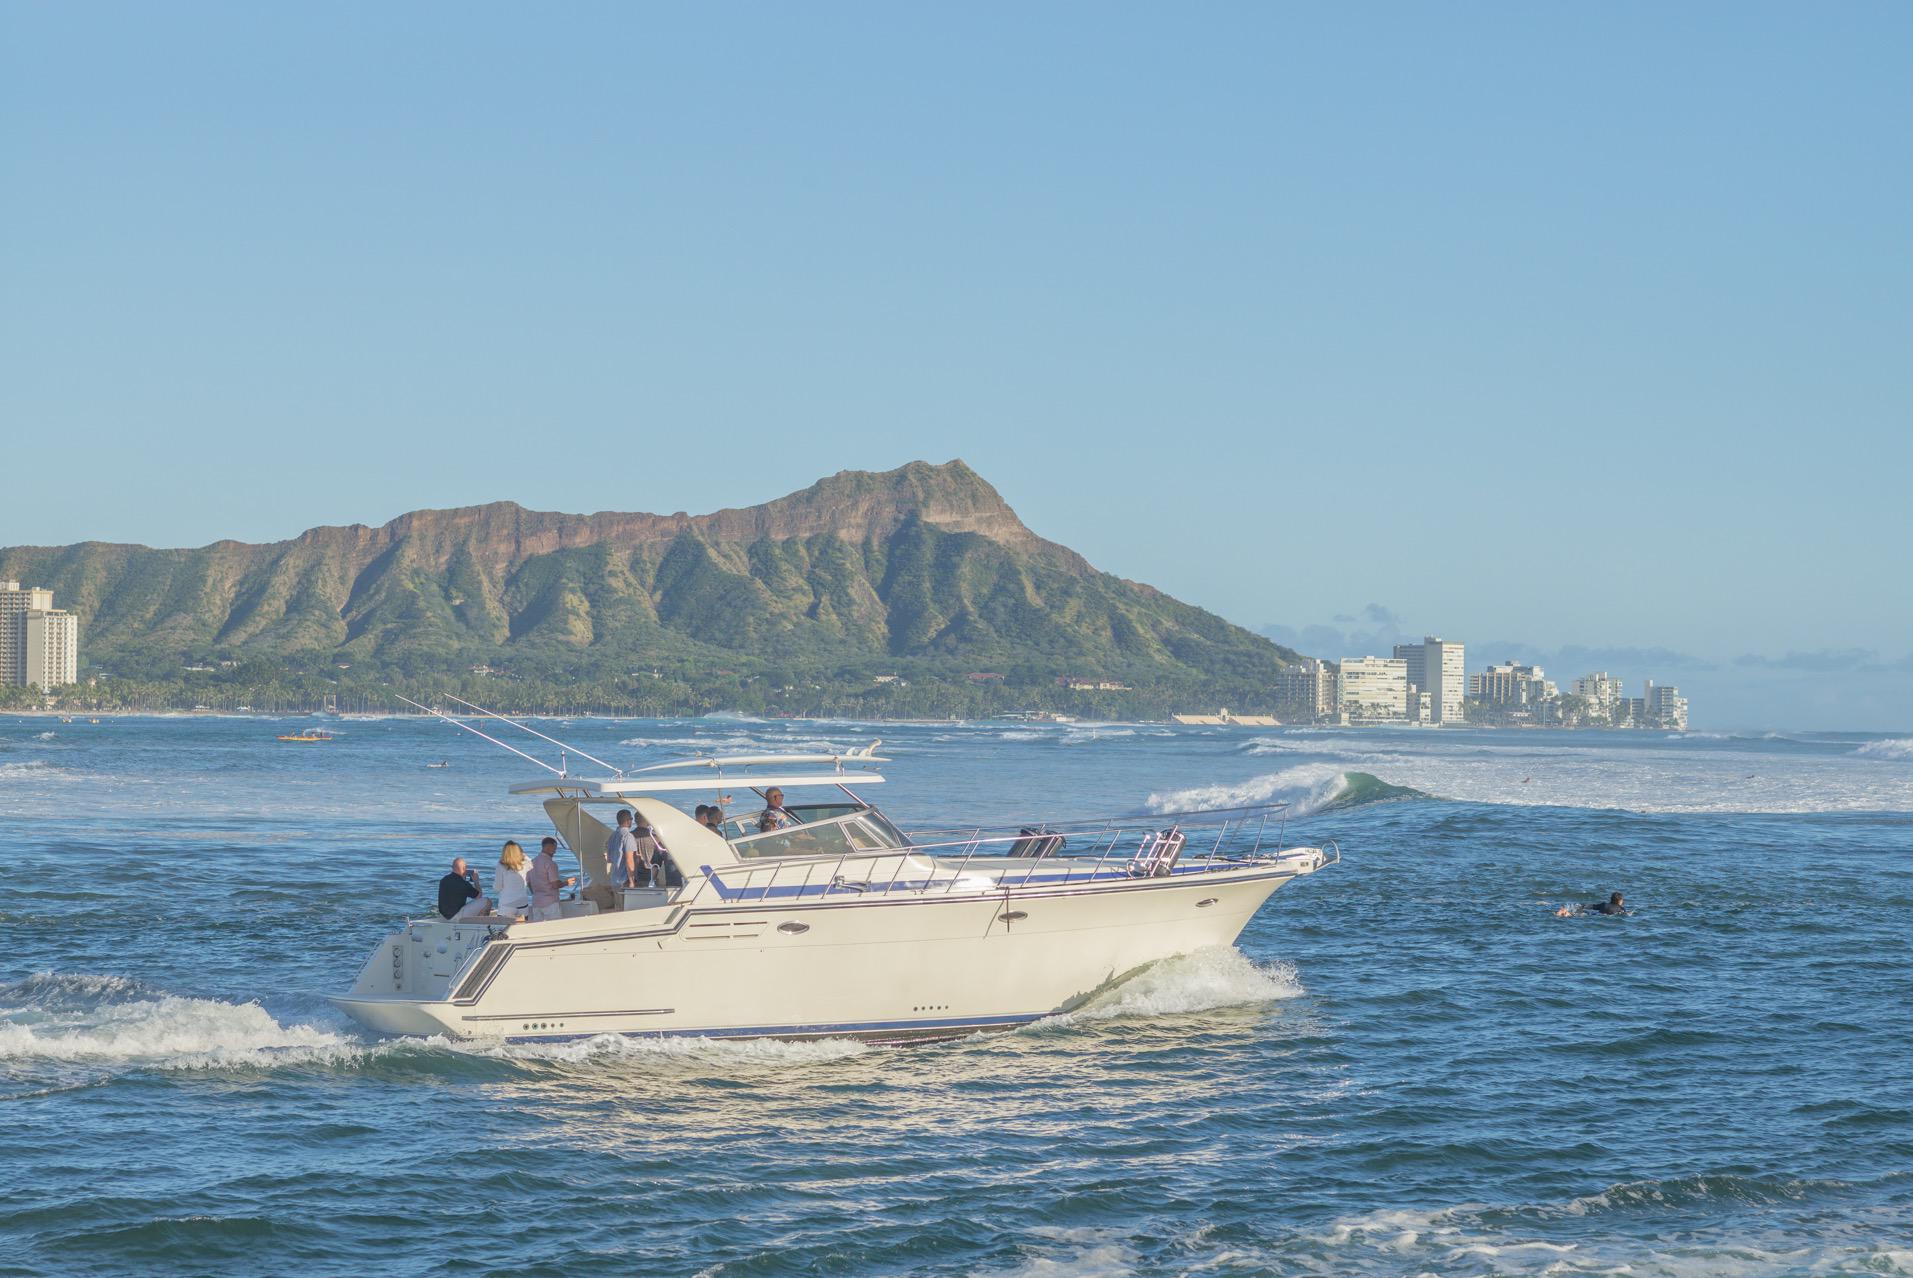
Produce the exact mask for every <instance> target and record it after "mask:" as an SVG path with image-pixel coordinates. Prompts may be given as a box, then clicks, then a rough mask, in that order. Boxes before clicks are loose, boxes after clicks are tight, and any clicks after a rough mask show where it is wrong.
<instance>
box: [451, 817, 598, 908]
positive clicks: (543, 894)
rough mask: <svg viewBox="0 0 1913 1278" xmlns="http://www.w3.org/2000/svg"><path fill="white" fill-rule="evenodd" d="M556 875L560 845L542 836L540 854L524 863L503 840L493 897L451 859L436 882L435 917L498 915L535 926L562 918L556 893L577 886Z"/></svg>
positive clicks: (459, 860) (460, 861)
mask: <svg viewBox="0 0 1913 1278" xmlns="http://www.w3.org/2000/svg"><path fill="white" fill-rule="evenodd" d="M577 881H578V880H577V879H576V878H566V877H564V876H563V875H562V874H560V873H559V871H558V840H556V839H554V838H551V837H550V836H546V838H545V841H544V842H543V843H542V844H541V845H540V846H539V848H538V855H537V856H535V857H532V858H531V860H530V862H529V863H527V861H526V860H525V849H524V848H522V847H520V846H519V845H518V841H517V840H516V839H507V840H506V841H505V847H504V850H503V851H501V852H499V854H498V865H497V866H496V867H495V868H494V869H493V870H492V895H491V896H486V895H485V893H484V891H483V890H482V889H481V888H480V887H479V886H478V872H477V871H476V870H474V869H472V868H471V866H469V865H467V864H466V863H465V858H464V857H462V856H461V857H454V858H453V859H452V869H451V873H449V874H447V875H446V876H445V877H444V878H442V879H440V880H439V881H438V912H439V913H440V914H441V915H443V916H444V917H445V918H448V919H472V918H482V917H484V916H486V915H494V914H495V915H499V916H502V917H505V918H512V919H530V920H531V921H532V922H534V923H539V922H543V921H544V920H546V919H555V918H560V917H562V915H563V910H562V908H561V907H560V905H559V903H558V893H559V892H560V891H562V890H563V889H565V888H568V887H570V886H571V885H572V884H574V883H576V882H577Z"/></svg>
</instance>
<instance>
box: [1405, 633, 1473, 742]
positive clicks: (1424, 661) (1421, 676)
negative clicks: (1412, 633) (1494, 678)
mask: <svg viewBox="0 0 1913 1278" xmlns="http://www.w3.org/2000/svg"><path fill="white" fill-rule="evenodd" d="M1395 656H1396V657H1398V658H1399V659H1401V660H1402V661H1405V662H1407V663H1408V682H1410V683H1412V684H1414V685H1415V686H1416V687H1417V688H1420V689H1421V690H1422V691H1423V692H1425V693H1427V694H1428V700H1429V704H1430V705H1431V706H1432V707H1433V709H1432V710H1431V711H1430V712H1429V717H1428V722H1430V723H1459V722H1461V721H1462V720H1463V719H1465V718H1466V717H1467V710H1466V709H1465V706H1466V704H1467V698H1468V667H1467V663H1466V660H1465V657H1466V650H1465V649H1464V647H1463V645H1461V644H1458V643H1449V642H1448V641H1447V640H1445V639H1443V638H1441V637H1440V636H1438V635H1426V636H1423V638H1422V641H1421V642H1420V643H1398V644H1396V645H1395Z"/></svg>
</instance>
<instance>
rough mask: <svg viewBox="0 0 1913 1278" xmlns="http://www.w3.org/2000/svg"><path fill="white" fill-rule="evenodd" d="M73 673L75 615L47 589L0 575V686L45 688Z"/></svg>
mask: <svg viewBox="0 0 1913 1278" xmlns="http://www.w3.org/2000/svg"><path fill="white" fill-rule="evenodd" d="M79 678H80V619H79V618H78V617H76V616H74V615H73V614H72V613H70V612H66V611H64V610H62V609H59V608H55V607H54V606H53V592H52V591H51V590H42V589H40V588H39V587H37V586H33V587H27V588H25V589H22V588H21V585H20V583H19V582H17V581H0V686H5V687H11V688H18V687H24V686H27V685H31V686H33V687H36V688H38V689H40V691H42V692H47V691H50V690H51V689H54V688H59V687H64V686H65V685H67V684H69V683H78V682H79Z"/></svg>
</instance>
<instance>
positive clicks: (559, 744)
mask: <svg viewBox="0 0 1913 1278" xmlns="http://www.w3.org/2000/svg"><path fill="white" fill-rule="evenodd" d="M445 699H446V700H447V701H456V702H458V704H459V705H461V706H469V707H471V709H473V710H476V711H478V713H480V714H482V715H484V716H485V717H486V718H488V719H496V720H498V721H499V722H500V723H509V724H510V725H511V726H512V727H514V728H516V729H518V730H519V731H520V732H529V733H531V735H532V736H534V737H537V738H538V739H539V740H540V741H549V742H551V744H553V745H555V746H557V747H558V748H559V749H561V750H566V751H569V752H570V753H572V754H578V755H584V757H585V758H587V759H589V760H591V761H592V762H593V763H595V764H597V765H598V766H599V767H601V768H610V769H611V771H612V772H613V773H614V774H615V775H617V776H623V775H624V769H623V768H620V767H618V766H616V765H615V764H610V763H606V762H605V761H604V760H603V759H600V758H599V757H598V756H597V755H595V754H585V752H584V751H583V750H580V749H579V748H578V747H577V746H575V745H566V744H565V743H564V742H562V741H560V740H559V739H558V738H557V737H548V736H546V735H545V734H544V733H542V732H540V731H538V729H536V728H528V727H526V726H525V725H524V724H522V723H520V722H518V720H516V719H507V718H506V717H505V716H504V715H502V714H493V713H492V712H491V711H490V710H487V709H486V708H485V707H484V706H479V705H472V703H471V702H469V701H467V700H465V698H463V697H454V696H453V695H452V694H451V693H449V692H448V693H446V694H445Z"/></svg>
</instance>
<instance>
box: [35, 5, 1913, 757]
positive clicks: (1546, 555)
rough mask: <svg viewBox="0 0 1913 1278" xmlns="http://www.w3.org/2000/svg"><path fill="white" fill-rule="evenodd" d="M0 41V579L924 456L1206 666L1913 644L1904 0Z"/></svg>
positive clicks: (145, 10) (760, 494)
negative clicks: (1295, 639) (1141, 589)
mask: <svg viewBox="0 0 1913 1278" xmlns="http://www.w3.org/2000/svg"><path fill="white" fill-rule="evenodd" d="M0 15H4V30H0V237H3V241H0V242H3V243H4V246H5V247H4V249H0V431H3V433H4V436H5V444H4V448H3V449H0V471H3V472H4V473H0V479H5V480H6V485H5V492H6V500H5V502H4V505H0V544H13V543H20V542H40V543H58V542H67V541H74V540H80V539H85V538H103V539H113V540H134V541H142V542H147V543H151V544H162V545H164V544H175V545H177V544H198V543H202V542H205V541H209V540H212V539H215V538H218V537H225V536H231V537H238V538H243V539H267V538H277V537H284V536H288V535H291V534H293V533H296V532H298V531H300V530H301V529H303V528H305V527H307V526H309V525H312V524H317V523H337V522H351V521H363V522H368V523H377V522H382V521H383V520H385V519H388V518H390V517H391V516H393V515H395V514H398V513H400V512H402V511H405V510H408V509H412V508H415V507H419V506H445V505H458V504H466V503H472V502H480V501H487V500H494V499H498V498H511V499H513V500H516V501H520V502H523V503H525V504H527V505H530V506H536V507H542V508H549V509H568V510H592V509H603V508H627V509H648V510H663V511H671V510H679V509H685V510H692V511H700V510H707V509H712V508H715V507H718V506H724V505H740V504H748V503H752V502H756V501H760V500H763V499H766V498H769V497H772V496H775V495H777V494H779V493H782V492H785V491H789V490H791V489H794V488H798V487H802V486H804V485H805V484H807V483H809V482H810V481H811V480H813V479H814V478H816V477H817V476H819V475H822V474H825V473H828V472H830V471H834V470H838V469H841V468H845V467H858V468H884V467H889V466H893V465H896V464H899V463H901V462H903V461H906V460H909V459H912V458H919V457H921V458H928V459H931V460H944V459H947V458H949V457H954V456H961V457H963V458H965V459H966V460H968V461H969V462H971V463H972V464H973V465H974V466H976V467H977V469H978V470H980V471H981V472H982V473H983V474H984V475H985V476H986V477H987V478H989V479H990V480H992V481H993V482H994V483H996V485H997V486H998V487H999V488H1000V489H1001V490H1002V491H1003V493H1004V494H1005V496H1006V497H1008V498H1009V499H1010V501H1011V502H1012V503H1013V504H1014V505H1015V506H1016V507H1017V508H1018V510H1019V511H1020V512H1021V513H1022V514H1023V515H1024V517H1025V519H1026V521H1027V522H1029V523H1030V524H1031V525H1032V526H1033V527H1035V528H1036V529H1037V530H1038V531H1039V532H1042V533H1044V534H1046V535H1048V536H1051V537H1054V538H1056V539H1057V540H1060V541H1063V542H1066V543H1068V544H1070V545H1072V546H1075V547H1077V548H1078V549H1080V550H1082V551H1083V552H1084V553H1085V554H1087V555H1088V556H1089V557H1090V558H1091V560H1092V561H1094V562H1095V563H1097V564H1098V565H1099V566H1101V567H1104V568H1107V569H1109V570H1111V571H1114V572H1118V573H1121V574H1123V575H1125V576H1129V577H1134V578H1138V579H1142V580H1146V581H1150V582H1152V583H1154V584H1157V585H1160V586H1162V587H1164V588H1165V589H1168V590H1170V591H1172V592H1173V593H1176V594H1178V595H1180V596H1183V597H1185V598H1188V599H1190V600H1192V601H1195V602H1198V603H1201V604H1204V605H1206V606H1209V607H1211V608H1214V609H1216V610H1218V611H1220V612H1222V613H1224V614H1225V615H1227V616H1229V617H1231V618H1233V619H1235V620H1238V621H1241V622H1244V623H1245V624H1250V625H1261V624H1265V623H1276V622H1279V623H1286V624H1290V625H1294V626H1298V627H1299V626H1303V625H1307V624H1311V623H1329V622H1331V621H1332V619H1333V618H1334V617H1336V616H1337V615H1340V614H1350V615H1352V614H1355V613H1357V612H1358V611H1359V610H1360V609H1362V608H1363V607H1364V606H1365V605H1368V604H1371V603H1375V604H1380V605H1382V606H1383V607H1384V608H1386V609H1389V610H1392V611H1393V612H1395V613H1396V614H1398V615H1400V616H1401V617H1404V618H1407V619H1409V623H1410V624H1411V625H1412V626H1414V627H1416V628H1430V629H1436V630H1440V631H1442V632H1444V633H1448V634H1451V635H1456V636H1459V637H1464V638H1467V637H1471V636H1473V637H1477V638H1478V641H1485V639H1486V637H1488V636H1497V637H1509V638H1515V639H1520V640H1523V641H1526V642H1532V643H1534V644H1536V645H1540V646H1541V647H1543V648H1546V649H1548V650H1556V649H1559V648H1561V647H1563V646H1566V645H1574V644H1579V645H1584V646H1590V647H1597V648H1598V647H1603V646H1606V647H1623V648H1625V647H1664V648H1668V649H1673V650H1676V651H1678V652H1682V653H1687V654H1697V655H1698V656H1700V657H1701V658H1704V659H1706V660H1710V661H1716V662H1721V663H1726V666H1727V667H1728V668H1729V669H1730V670H1739V671H1741V672H1743V673H1744V672H1750V671H1753V670H1754V669H1755V667H1753V666H1750V665H1747V664H1746V663H1741V665H1739V666H1734V664H1733V663H1734V662H1735V661H1736V659H1738V658H1741V657H1747V656H1753V657H1760V658H1762V659H1766V660H1770V661H1777V662H1781V663H1784V662H1786V661H1788V660H1790V659H1789V658H1788V656H1787V654H1789V653H1793V654H1796V658H1794V660H1797V661H1814V660H1820V661H1826V660H1836V658H1831V657H1826V656H1824V655H1822V656H1803V655H1801V654H1825V653H1827V652H1842V653H1845V652H1848V650H1860V651H1861V652H1863V653H1864V652H1872V653H1874V654H1877V655H1876V656H1875V657H1872V658H1867V657H1864V656H1855V655H1853V654H1851V653H1848V656H1847V657H1846V658H1838V660H1844V661H1846V664H1847V665H1848V666H1851V667H1854V668H1855V669H1860V668H1863V667H1865V666H1866V665H1867V664H1868V663H1869V662H1871V663H1872V664H1875V665H1885V666H1891V665H1892V664H1893V663H1897V662H1901V661H1903V660H1904V659H1906V658H1907V657H1908V656H1909V654H1913V590H1910V589H1909V586H1908V583H1909V580H1913V571H1909V563H1908V560H1909V546H1910V544H1913V515H1909V508H1910V506H1913V502H1910V501H1909V496H1910V494H1913V443H1909V428H1910V427H1913V340H1910V339H1913V313H1910V312H1913V251H1910V250H1913V127H1910V124H1913V75H1909V74H1908V71H1907V68H1908V66H1909V64H1910V62H1913V6H1907V5H1904V4H1879V5H1869V4H1843V5H1839V6H1807V5H1794V6H1787V7H1775V6H1762V5H1749V4H1738V3H1737V4H1730V5H1711V6H1710V5H1701V4H1692V5H1680V6H1663V5H1625V4H1622V5H1606V6H1598V7H1569V6H1561V5H1551V6H1532V5H1513V4H1509V5H1502V6H1490V5H1440V6H1436V5H1414V6H1410V5H1402V6H1359V7H1352V6H1322V5H1313V6H1307V7H1301V6H1278V5H1273V4H1255V5H1245V6H1241V7H1230V6H1224V5H1204V6H1195V7H1190V6H1169V5H1162V6H1155V7H1129V6H1118V5H1110V4H1101V3H1099V4H1083V5H1063V4H1050V5H1042V6H1011V5H996V6H951V7H946V8H944V9H941V10H932V9H929V8H928V7H926V6H901V7H900V6H878V5H870V6H822V7H813V6H770V5H757V6H728V7H715V6H685V7H681V8H679V7H671V8H666V7H644V6H638V5H625V4H606V5H601V6H598V5H570V6H562V7H533V6H515V7H495V6H488V5H475V4H456V5H452V4H440V5H434V4H414V5H397V6H375V5H370V4H356V5H345V6H335V7H331V8H329V9H324V10H321V9H312V10H307V11H302V12H294V11H292V10H291V9H289V8H288V7H285V6H258V5H237V4H235V5H230V6H214V5H198V4H182V5H168V6H156V5H137V6H136V5H130V4H128V5H124V6H112V7H102V6H86V5H37V4H36V5H24V4H6V5H5V6H4V7H3V8H0ZM1331 655H1339V654H1331ZM1562 673H1571V672H1568V671H1563V672H1562ZM1629 673H1630V676H1632V675H1633V674H1634V673H1635V672H1632V671H1630V672H1629ZM1638 673H1639V674H1650V673H1653V671H1651V670H1641V671H1639V672H1638ZM1882 677H1884V678H1887V679H1888V682H1892V681H1893V680H1894V679H1897V680H1898V684H1897V685H1896V686H1899V687H1900V688H1901V689H1902V695H1903V696H1904V698H1905V699H1904V700H1903V701H1902V702H1900V703H1899V705H1898V709H1891V710H1889V712H1888V713H1887V722H1888V726H1895V725H1907V726H1913V667H1909V669H1908V670H1907V671H1905V672H1904V675H1903V676H1898V675H1891V674H1890V672H1889V675H1887V676H1882ZM1879 709H1880V708H1879V707H1877V706H1875V707H1873V708H1872V709H1871V710H1870V711H1869V713H1870V714H1872V715H1873V718H1874V719H1877V718H1878V712H1879ZM1901 711H1904V712H1905V713H1904V714H1903V715H1901V714H1900V712H1901ZM1896 715H1900V717H1897V718H1896V717H1895V716H1896ZM1839 717H1840V716H1839V714H1838V713H1834V714H1833V718H1836V719H1837V718H1839ZM1750 721H1752V720H1750ZM1848 721H1849V722H1852V723H1853V724H1854V726H1865V724H1863V723H1862V721H1861V720H1860V719H1858V718H1853V717H1852V716H1849V719H1848ZM1871 721H1872V720H1868V722H1871Z"/></svg>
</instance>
